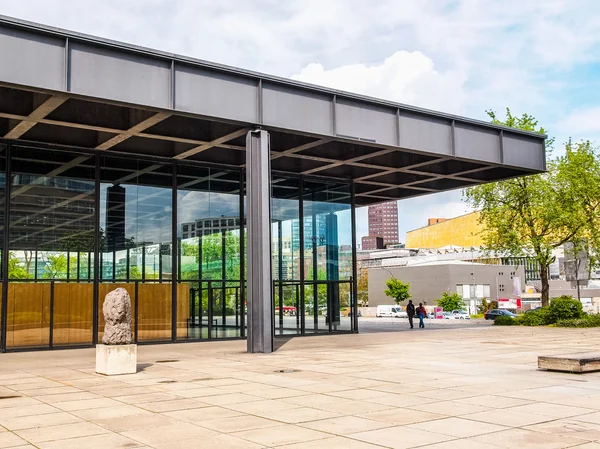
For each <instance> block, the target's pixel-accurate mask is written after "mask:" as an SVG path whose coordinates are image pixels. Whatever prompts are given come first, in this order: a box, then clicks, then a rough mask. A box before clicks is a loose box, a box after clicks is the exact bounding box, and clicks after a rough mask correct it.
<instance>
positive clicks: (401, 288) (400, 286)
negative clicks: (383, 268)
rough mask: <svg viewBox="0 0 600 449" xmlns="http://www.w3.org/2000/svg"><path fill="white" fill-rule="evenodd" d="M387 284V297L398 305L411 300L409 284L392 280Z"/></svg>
mask: <svg viewBox="0 0 600 449" xmlns="http://www.w3.org/2000/svg"><path fill="white" fill-rule="evenodd" d="M385 284H386V285H387V289H386V291H385V294H386V296H389V297H390V298H393V299H394V301H395V302H396V304H400V303H401V302H402V301H406V300H407V299H409V298H411V295H410V284H409V283H408V282H406V283H404V282H402V281H401V280H400V279H396V278H390V279H388V280H387V281H386V283H385Z"/></svg>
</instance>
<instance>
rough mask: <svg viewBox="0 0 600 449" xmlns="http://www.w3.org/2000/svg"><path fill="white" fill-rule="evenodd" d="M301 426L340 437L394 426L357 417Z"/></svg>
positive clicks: (313, 422)
mask: <svg viewBox="0 0 600 449" xmlns="http://www.w3.org/2000/svg"><path fill="white" fill-rule="evenodd" d="M299 425H300V426H302V427H307V428H309V429H313V430H319V431H321V432H327V433H331V434H334V435H340V436H345V435H349V434H352V433H357V432H366V431H368V430H375V429H383V428H385V427H392V426H393V424H389V423H385V422H382V421H375V420H372V419H366V418H359V417H357V416H342V417H338V418H329V419H320V420H316V421H310V422H305V423H302V424H299Z"/></svg>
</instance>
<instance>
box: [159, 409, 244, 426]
mask: <svg viewBox="0 0 600 449" xmlns="http://www.w3.org/2000/svg"><path fill="white" fill-rule="evenodd" d="M162 415H164V416H168V417H170V418H174V419H177V420H179V421H183V422H189V423H193V424H195V423H198V422H201V421H203V420H208V419H220V420H229V419H233V418H237V417H242V416H244V414H243V413H242V412H238V411H235V410H230V409H228V408H224V407H202V408H195V409H189V410H178V411H175V412H167V413H163V414H162Z"/></svg>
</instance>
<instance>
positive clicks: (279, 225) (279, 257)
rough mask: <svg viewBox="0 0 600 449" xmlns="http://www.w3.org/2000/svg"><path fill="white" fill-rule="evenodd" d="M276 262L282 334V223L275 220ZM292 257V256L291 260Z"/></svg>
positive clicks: (281, 329)
mask: <svg viewBox="0 0 600 449" xmlns="http://www.w3.org/2000/svg"><path fill="white" fill-rule="evenodd" d="M277 238H278V240H277V253H278V254H277V263H278V264H279V267H278V270H277V275H278V277H279V288H278V293H279V335H282V334H283V254H282V253H283V223H282V222H281V220H278V221H277ZM292 246H293V245H292ZM293 259H294V258H293V257H292V260H293Z"/></svg>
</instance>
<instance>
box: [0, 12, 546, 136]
mask: <svg viewBox="0 0 600 449" xmlns="http://www.w3.org/2000/svg"><path fill="white" fill-rule="evenodd" d="M0 24H3V25H7V26H9V27H11V28H22V29H23V28H25V29H28V30H30V31H33V32H36V33H43V34H49V35H53V36H56V37H61V38H69V39H75V40H79V41H82V42H87V43H89V44H93V45H99V46H105V47H113V48H116V49H119V50H122V51H127V52H130V53H138V54H144V55H146V56H150V57H155V58H166V59H169V60H174V61H176V62H181V63H184V64H189V65H196V66H200V67H203V68H206V69H211V70H217V71H224V72H228V73H231V74H235V75H240V76H246V77H251V78H256V79H257V80H264V81H267V82H272V83H274V84H283V85H287V86H292V87H297V88H300V89H305V90H310V91H313V92H316V93H321V94H329V95H336V96H341V97H343V98H348V99H352V100H357V101H362V102H366V103H369V104H372V105H379V106H385V107H392V108H396V109H400V110H405V111H407V112H413V113H417V114H423V115H428V116H432V117H436V118H442V119H446V120H452V121H455V122H459V123H465V124H471V125H475V126H482V127H485V128H491V129H498V130H504V131H506V132H510V133H514V134H520V135H527V136H531V137H535V138H538V139H546V138H547V137H548V136H547V135H546V134H540V133H536V132H533V131H524V130H521V129H516V128H510V127H508V126H503V125H496V124H494V123H490V122H486V121H483V120H478V119H472V118H468V117H463V116H459V115H454V114H449V113H445V112H439V111H434V110H431V109H426V108H420V107H417V106H410V105H407V104H403V103H397V102H393V101H389V100H384V99H381V98H375V97H370V96H367V95H361V94H356V93H352V92H346V91H342V90H337V89H332V88H328V87H324V86H318V85H315V84H310V83H306V82H302V81H296V80H293V79H290V78H285V77H280V76H275V75H268V74H265V73H260V72H255V71H252V70H246V69H241V68H238V67H232V66H228V65H225V64H219V63H215V62H210V61H205V60H202V59H197V58H192V57H189V56H183V55H179V54H176V53H169V52H165V51H161V50H156V49H152V48H148V47H143V46H140V45H134V44H128V43H125V42H120V41H115V40H111V39H106V38H101V37H98V36H92V35H89V34H85V33H79V32H76V31H71V30H65V29H62V28H58V27H53V26H50V25H44V24H40V23H37V22H30V21H27V20H22V19H18V18H15V17H10V16H5V15H2V14H0Z"/></svg>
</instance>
